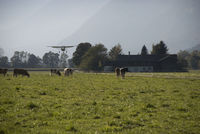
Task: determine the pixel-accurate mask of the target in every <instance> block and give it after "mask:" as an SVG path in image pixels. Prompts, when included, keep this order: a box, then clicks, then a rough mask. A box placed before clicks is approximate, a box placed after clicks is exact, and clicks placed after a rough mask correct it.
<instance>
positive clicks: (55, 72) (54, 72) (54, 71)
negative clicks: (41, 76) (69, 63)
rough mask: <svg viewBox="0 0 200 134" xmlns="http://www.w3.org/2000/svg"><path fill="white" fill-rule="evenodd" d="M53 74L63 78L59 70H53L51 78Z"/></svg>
mask: <svg viewBox="0 0 200 134" xmlns="http://www.w3.org/2000/svg"><path fill="white" fill-rule="evenodd" d="M53 74H56V75H58V76H61V73H60V71H59V70H57V69H51V76H52V75H53Z"/></svg>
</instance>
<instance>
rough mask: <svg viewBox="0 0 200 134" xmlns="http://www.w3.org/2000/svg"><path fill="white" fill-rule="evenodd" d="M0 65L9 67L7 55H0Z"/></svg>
mask: <svg viewBox="0 0 200 134" xmlns="http://www.w3.org/2000/svg"><path fill="white" fill-rule="evenodd" d="M0 67H9V63H8V57H7V56H2V57H0Z"/></svg>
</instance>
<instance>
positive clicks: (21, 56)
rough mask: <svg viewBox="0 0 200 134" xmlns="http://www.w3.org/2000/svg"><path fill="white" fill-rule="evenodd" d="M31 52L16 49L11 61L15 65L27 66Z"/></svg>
mask: <svg viewBox="0 0 200 134" xmlns="http://www.w3.org/2000/svg"><path fill="white" fill-rule="evenodd" d="M28 57H29V54H28V52H24V51H21V52H19V51H15V52H14V55H13V56H12V57H11V59H10V60H11V62H12V66H13V67H26V65H27V61H28Z"/></svg>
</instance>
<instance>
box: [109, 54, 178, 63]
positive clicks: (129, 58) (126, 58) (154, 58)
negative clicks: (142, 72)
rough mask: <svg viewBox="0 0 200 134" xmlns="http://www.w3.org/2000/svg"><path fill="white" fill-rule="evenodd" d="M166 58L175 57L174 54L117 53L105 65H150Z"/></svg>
mask: <svg viewBox="0 0 200 134" xmlns="http://www.w3.org/2000/svg"><path fill="white" fill-rule="evenodd" d="M168 58H174V59H177V55H176V54H171V55H170V54H166V55H119V56H118V57H117V59H116V60H115V61H111V62H109V63H107V65H114V66H115V65H118V66H129V65H144V64H145V65H151V64H156V63H159V62H161V61H164V60H165V59H168Z"/></svg>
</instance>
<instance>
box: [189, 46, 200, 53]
mask: <svg viewBox="0 0 200 134" xmlns="http://www.w3.org/2000/svg"><path fill="white" fill-rule="evenodd" d="M194 50H198V51H200V44H198V45H196V46H194V47H192V48H189V49H186V51H189V52H192V51H194Z"/></svg>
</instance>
